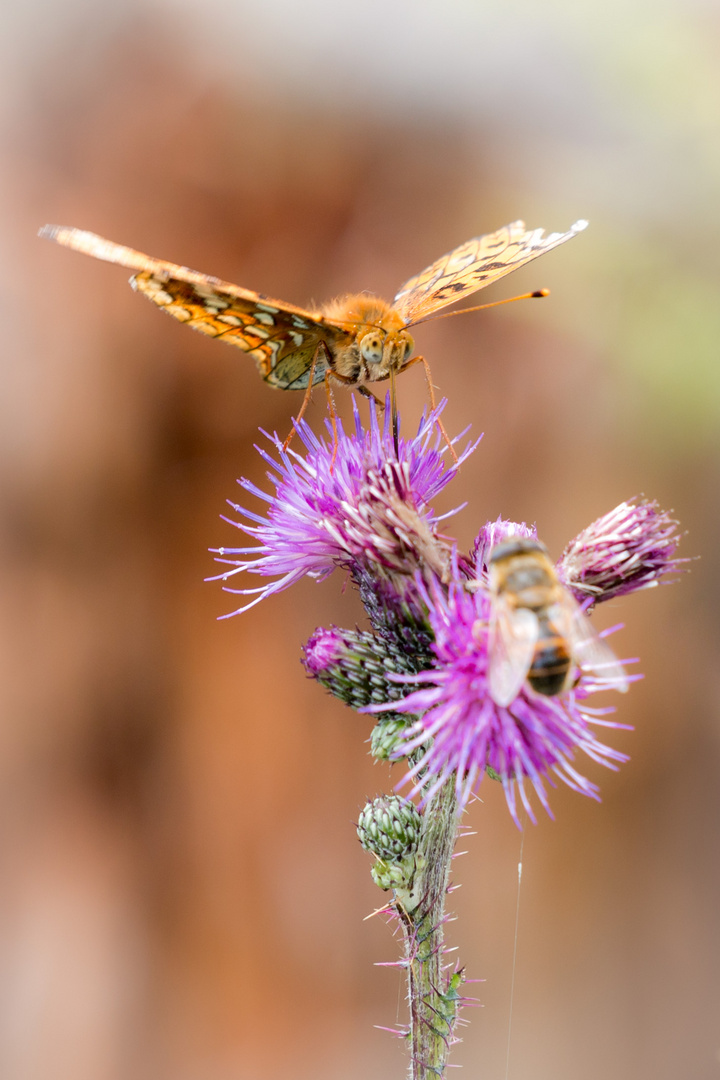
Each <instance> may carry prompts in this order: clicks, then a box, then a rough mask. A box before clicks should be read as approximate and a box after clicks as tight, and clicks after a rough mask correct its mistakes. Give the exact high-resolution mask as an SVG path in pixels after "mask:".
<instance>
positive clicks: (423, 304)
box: [393, 221, 587, 326]
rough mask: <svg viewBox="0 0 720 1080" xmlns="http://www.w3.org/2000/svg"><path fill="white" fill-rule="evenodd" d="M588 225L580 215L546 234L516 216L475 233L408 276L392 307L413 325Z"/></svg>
mask: <svg viewBox="0 0 720 1080" xmlns="http://www.w3.org/2000/svg"><path fill="white" fill-rule="evenodd" d="M586 226H587V222H586V221H576V222H575V224H574V225H573V226H572V227H571V228H570V229H569V231H568V232H565V233H550V235H549V236H544V235H543V233H544V231H545V230H544V229H529V230H528V229H526V228H525V222H524V221H513V222H512V223H511V224H510V225H505V226H504V227H503V228H502V229H498V230H497V232H494V233H488V235H487V236H476V237H474V239H472V240H467V241H466V242H465V243H464V244H461V245H460V247H457V248H455V249H454V250H453V251H450V252H448V254H447V255H443V257H442V258H441V259H438V260H437V262H434V263H433V264H432V266H428V267H427V268H426V269H425V270H423V271H422V272H421V273H419V274H416V276H415V277H413V278H410V280H409V281H406V282H405V284H404V285H403V286H402V288H401V289H400V291H399V292H398V294H397V296H396V297H395V299H394V301H393V307H394V308H395V310H396V311H397V312H398V313H399V314H400V316H401V317H402V318H403V319H404V320H405V323H406V325H407V326H412V324H413V323H414V322H416V321H417V320H418V319H421V318H423V317H424V316H426V315H430V314H431V312H433V311H437V309H438V308H441V307H445V305H446V304H453V303H455V301H456V300H460V299H461V298H462V297H463V296H468V295H470V293H474V292H477V290H478V289H484V288H485V286H486V285H491V284H492V283H493V281H497V280H498V279H499V278H501V277H504V276H505V274H510V273H512V271H513V270H517V269H518V267H520V266H524V265H525V263H529V262H531V261H532V260H533V259H537V257H538V256H539V255H544V254H545V252H546V251H551V250H552V248H554V247H557V246H558V245H559V244H564V243H565V241H566V240H571V239H572V237H573V236H577V234H578V233H579V232H582V230H583V229H584V228H586Z"/></svg>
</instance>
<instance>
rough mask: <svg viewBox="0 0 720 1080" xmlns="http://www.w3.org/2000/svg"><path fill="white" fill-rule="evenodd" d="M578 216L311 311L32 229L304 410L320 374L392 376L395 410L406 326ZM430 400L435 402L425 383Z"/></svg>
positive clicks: (84, 236) (76, 232)
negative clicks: (250, 362)
mask: <svg viewBox="0 0 720 1080" xmlns="http://www.w3.org/2000/svg"><path fill="white" fill-rule="evenodd" d="M586 226H587V222H586V221H576V222H575V224H574V225H572V226H571V228H570V229H569V230H568V232H564V233H550V234H549V235H548V236H544V229H526V228H525V223H524V222H523V221H514V222H512V223H511V224H510V225H505V226H504V227H503V228H502V229H498V230H497V232H494V233H488V234H487V235H485V236H476V237H475V238H474V239H472V240H467V241H466V242H465V243H464V244H461V245H460V247H457V248H454V250H453V251H450V252H449V253H448V254H447V255H443V256H442V258H441V259H438V260H437V261H436V262H434V263H432V264H431V265H430V266H428V267H427V268H426V269H425V270H423V271H421V273H419V274H417V275H416V276H415V277H412V278H410V280H409V281H406V282H405V284H404V285H402V286H401V288H400V290H399V291H398V293H397V294H396V295H395V298H394V299H393V301H392V302H391V303H388V302H387V301H385V300H381V299H380V298H379V297H376V296H372V295H371V294H368V293H359V294H357V295H354V296H345V297H342V298H341V299H338V300H332V301H330V302H329V303H327V304H324V305H322V307H320V308H319V309H318V310H316V311H310V310H306V309H305V308H301V307H296V306H295V305H294V304H288V303H286V302H285V301H284V300H273V299H271V298H270V297H268V296H264V295H263V294H262V293H257V292H253V291H252V290H251V289H244V288H242V287H241V286H240V285H233V284H231V283H230V282H227V281H221V280H220V279H219V278H216V277H210V276H209V275H207V274H202V273H199V272H198V271H197V270H189V269H188V268H187V267H186V266H177V265H176V264H175V263H171V262H165V261H164V260H162V259H154V258H152V257H151V256H149V255H144V254H143V253H142V252H140V251H135V250H133V249H132V248H128V247H123V246H122V245H120V244H115V243H113V242H112V241H110V240H104V239H103V238H102V237H100V236H97V235H96V234H95V233H91V232H85V231H84V230H82V229H72V228H66V227H64V226H61V225H45V226H44V227H43V228H42V229H41V230H40V233H39V235H40V236H42V237H45V238H47V239H49V240H54V241H55V242H56V243H58V244H62V245H63V246H64V247H69V248H72V249H73V250H75V251H81V252H83V253H84V254H86V255H92V256H93V257H94V258H96V259H103V260H104V261H106V262H111V263H118V264H119V265H120V266H126V267H128V268H129V269H131V270H134V271H135V273H134V275H133V276H132V277H131V278H130V284H131V285H132V287H133V288H134V289H137V291H138V292H141V293H143V295H144V296H147V298H148V299H149V300H152V302H153V303H154V304H156V305H157V306H158V307H159V308H160V309H161V310H162V311H165V312H167V314H168V315H172V316H173V318H175V319H178V320H179V321H180V322H183V323H185V324H186V325H187V326H191V327H192V328H193V330H199V331H200V332H201V333H203V334H207V335H208V337H214V338H219V339H220V340H221V341H226V342H227V343H228V344H229V345H234V346H236V348H239V349H242V350H243V352H246V353H248V354H249V355H250V356H252V357H253V359H254V360H255V363H256V364H257V368H258V371H259V372H260V375H261V376H262V378H263V379H264V380H265V382H266V383H268V384H269V385H270V386H274V387H277V388H278V389H281V390H305V391H306V396H305V401H304V402H303V406H302V408H301V410H300V413H299V415H300V416H302V414H303V412H304V411H305V407H306V405H307V401H308V399H309V394H310V390H311V389H312V387H313V386H314V385H317V384H318V383H321V382H323V381H324V382H325V385H326V389H327V391H328V398H329V400H330V399H331V394H330V380H331V379H333V380H335V381H336V382H338V383H343V384H345V385H347V386H349V387H353V388H356V389H358V390H360V391H361V392H362V393H365V394H367V395H368V396H370V397H374V395H373V394H372V392H371V391H369V390H368V383H374V382H380V381H382V380H384V379H390V380H391V391H392V392H391V398H392V401H393V413H394V378H395V376H396V375H397V374H399V373H400V372H401V371H404V370H405V369H406V368H408V367H410V365H411V364H414V363H416V362H418V361H422V362H425V361H424V359H423V357H420V356H413V350H414V347H415V344H414V341H413V338H412V335H411V334H410V333H409V330H410V329H411V327H413V326H416V325H417V324H418V323H419V322H423V321H425V320H426V319H427V318H428V317H429V316H430V315H432V314H433V312H435V311H438V310H439V309H440V308H443V307H446V306H447V305H448V304H454V303H455V302H456V301H457V300H460V299H461V298H462V297H464V296H469V295H470V294H472V293H474V292H477V290H478V289H484V288H485V287H486V286H487V285H491V284H492V283H493V282H494V281H498V280H499V279H500V278H501V277H504V276H505V275H506V274H509V273H511V272H512V271H513V270H517V269H518V268H519V267H520V266H524V265H525V264H526V263H528V262H531V261H532V260H533V259H536V258H537V257H538V256H539V255H544V254H545V252H546V251H551V250H552V249H553V248H555V247H558V245H560V244H564V243H565V241H566V240H571V239H572V237H573V236H577V234H578V233H579V232H581V231H582V230H583V229H584V228H586ZM528 295H536V296H537V295H545V291H544V290H541V291H540V292H539V293H533V294H528ZM427 371H428V369H427V364H426V373H427ZM428 384H429V385H431V384H430V380H429V376H428ZM431 400H432V402H433V405H434V397H433V395H432V388H431Z"/></svg>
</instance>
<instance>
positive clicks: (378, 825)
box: [357, 795, 422, 862]
mask: <svg viewBox="0 0 720 1080" xmlns="http://www.w3.org/2000/svg"><path fill="white" fill-rule="evenodd" d="M421 830H422V815H421V814H420V812H419V811H418V809H417V807H416V806H415V805H414V804H413V803H411V802H409V801H408V800H407V799H401V798H400V797H399V796H397V795H379V796H378V797H377V798H376V799H373V800H372V801H371V802H369V803H366V805H365V806H364V807H363V809H362V811H361V813H360V818H359V820H358V825H357V834H358V838H359V840H360V843H361V844H362V846H363V847H364V848H365V850H366V851H370V852H371V853H372V854H373V855H377V857H378V858H379V859H384V860H385V861H386V862H399V861H400V860H401V859H405V858H407V856H408V855H414V854H415V852H416V851H417V847H418V843H419V841H420V833H421Z"/></svg>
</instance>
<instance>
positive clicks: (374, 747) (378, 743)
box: [370, 713, 412, 761]
mask: <svg viewBox="0 0 720 1080" xmlns="http://www.w3.org/2000/svg"><path fill="white" fill-rule="evenodd" d="M410 723H412V717H410V716H399V715H398V714H397V713H390V714H389V715H386V716H383V717H381V718H380V720H378V722H377V724H376V725H375V727H374V728H373V730H372V734H371V736H370V753H371V754H372V756H373V757H374V758H377V759H378V761H389V760H390V758H391V757H392V755H393V752H394V751H395V749H396V747H397V745H398V743H399V742H400V740H401V739H402V736H403V734H404V733H405V732H406V731H407V728H408V726H409V724H410Z"/></svg>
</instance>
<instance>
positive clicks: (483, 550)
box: [473, 517, 537, 578]
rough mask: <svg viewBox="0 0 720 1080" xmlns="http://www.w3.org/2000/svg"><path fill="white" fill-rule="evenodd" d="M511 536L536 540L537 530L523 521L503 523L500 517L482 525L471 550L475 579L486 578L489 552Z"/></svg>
mask: <svg viewBox="0 0 720 1080" xmlns="http://www.w3.org/2000/svg"><path fill="white" fill-rule="evenodd" d="M513 536H518V537H522V538H526V539H528V540H537V529H536V528H535V526H534V525H526V524H525V522H524V521H505V520H504V519H503V518H501V517H499V518H498V519H497V521H488V522H487V523H486V524H485V525H483V527H482V529H481V530H480V532H479V533H478V535H477V539H476V541H475V546H474V548H473V561H474V563H475V573H476V575H477V577H484V578H487V568H488V560H489V558H490V552H491V551H492V549H493V548H494V547H495V545H496V544H501V543H502V542H503V540H509V539H510V538H511V537H513Z"/></svg>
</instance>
